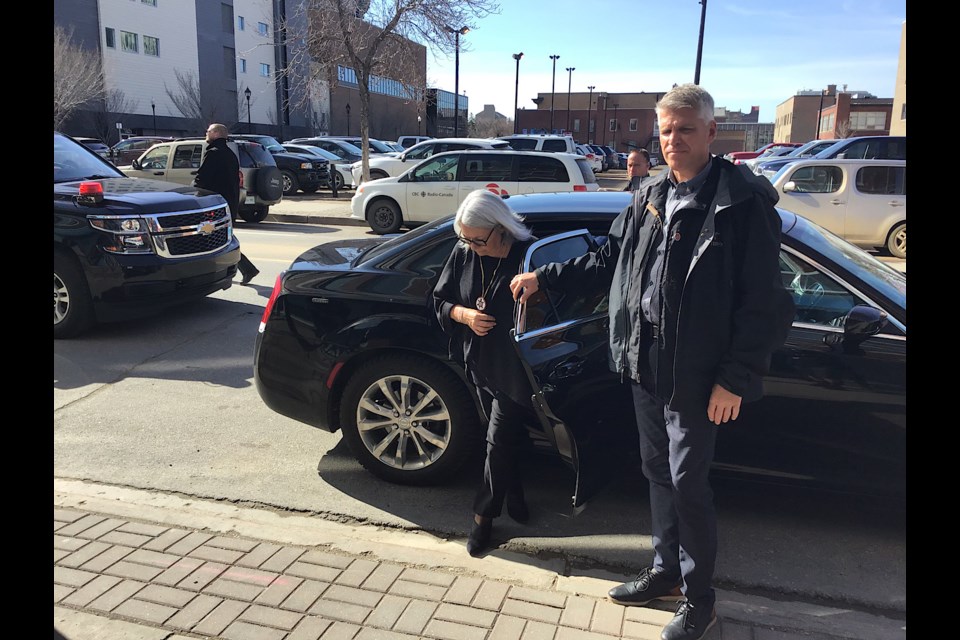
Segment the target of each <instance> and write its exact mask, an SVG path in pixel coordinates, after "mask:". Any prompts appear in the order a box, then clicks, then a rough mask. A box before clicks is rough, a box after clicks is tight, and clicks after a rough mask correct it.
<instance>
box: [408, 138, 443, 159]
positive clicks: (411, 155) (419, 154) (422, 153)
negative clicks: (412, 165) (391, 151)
mask: <svg viewBox="0 0 960 640" xmlns="http://www.w3.org/2000/svg"><path fill="white" fill-rule="evenodd" d="M436 147H437V145H435V144H434V143H432V142H430V143H423V144H422V145H414V146H413V147H410V149H409V150H408V151H407V159H409V160H426V159H427V158H429V157H430V156H432V155H433V154H434V153H438V152H437V151H436ZM444 151H449V149H444Z"/></svg>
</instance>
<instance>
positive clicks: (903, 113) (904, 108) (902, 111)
mask: <svg viewBox="0 0 960 640" xmlns="http://www.w3.org/2000/svg"><path fill="white" fill-rule="evenodd" d="M900 119H901V120H906V119H907V103H906V102H904V103H903V104H902V105H900Z"/></svg>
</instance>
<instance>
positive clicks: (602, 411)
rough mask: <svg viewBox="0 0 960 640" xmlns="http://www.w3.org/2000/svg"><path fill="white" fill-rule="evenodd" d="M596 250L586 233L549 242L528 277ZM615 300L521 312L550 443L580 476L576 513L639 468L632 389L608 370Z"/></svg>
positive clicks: (550, 303) (555, 298)
mask: <svg viewBox="0 0 960 640" xmlns="http://www.w3.org/2000/svg"><path fill="white" fill-rule="evenodd" d="M603 240H605V238H603ZM597 247H598V239H597V238H594V237H593V236H591V235H590V234H589V232H588V231H587V230H585V229H582V230H579V231H569V232H566V233H561V234H557V235H554V236H550V237H548V238H544V239H543V240H539V241H537V242H535V243H533V244H532V245H531V246H530V247H529V248H528V250H527V254H526V256H525V257H524V263H523V266H522V269H521V270H522V271H533V270H534V269H536V268H537V267H539V266H542V265H544V264H548V263H551V262H563V261H566V260H568V259H570V258H575V257H577V256H580V255H583V254H585V253H587V252H589V251H593V250H595V249H596V248H597ZM608 293H609V292H608V290H607V289H603V290H594V291H555V290H541V291H538V292H537V294H535V295H534V296H532V297H531V298H530V300H528V301H527V303H526V304H523V305H518V308H517V319H516V320H517V321H516V326H515V329H514V341H515V344H516V347H517V349H518V352H519V355H520V360H521V361H522V362H523V365H524V368H525V369H526V371H527V375H528V376H529V378H530V382H531V384H532V387H533V391H534V396H533V404H534V407H535V408H536V409H537V411H538V413H539V415H540V419H541V421H542V422H543V427H544V431H545V434H546V437H547V439H548V440H550V442H551V444H552V445H553V446H554V447H555V448H556V449H557V452H558V453H559V454H560V456H561V457H562V458H563V460H564V461H566V462H567V463H568V464H569V465H570V466H571V467H572V469H573V471H574V473H575V475H576V483H575V486H574V491H573V495H572V496H571V498H572V501H573V507H574V512H575V513H578V512H579V511H581V510H582V509H583V507H584V506H586V503H587V500H589V498H590V497H591V496H593V495H594V494H595V493H596V492H597V491H598V490H599V489H601V488H602V487H603V486H604V485H605V484H606V483H608V482H610V481H612V480H615V479H616V478H617V477H618V475H619V474H620V473H623V472H624V471H627V470H628V469H633V468H636V467H637V465H638V463H639V444H638V437H637V428H636V416H635V413H634V410H633V399H632V397H631V394H630V388H629V385H627V384H624V383H622V382H621V380H620V378H619V376H617V375H616V374H615V373H613V372H612V371H610V368H609V365H608V359H607V344H608V340H609V339H608V330H609V321H608V318H607V298H608ZM638 472H639V471H638Z"/></svg>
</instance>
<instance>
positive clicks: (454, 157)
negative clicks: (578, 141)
mask: <svg viewBox="0 0 960 640" xmlns="http://www.w3.org/2000/svg"><path fill="white" fill-rule="evenodd" d="M477 189H488V190H489V191H492V192H494V193H496V194H497V195H500V196H511V195H517V194H521V193H543V192H562V191H599V189H600V185H598V184H597V178H596V176H594V175H593V169H591V168H590V164H589V163H588V162H587V159H586V158H585V157H583V156H581V155H575V154H571V153H549V152H542V151H514V150H512V149H502V150H494V149H486V150H469V149H468V150H463V151H448V152H446V153H440V154H437V155H434V156H432V157H430V158H428V159H426V160H424V161H422V162H421V163H420V164H418V165H415V166H413V167H411V168H410V169H408V170H407V171H405V172H404V173H402V174H400V175H399V176H397V177H394V178H380V179H378V180H371V181H370V182H365V183H363V184H361V185H360V186H359V187H357V192H356V194H354V196H353V198H352V199H351V200H350V217H351V218H354V219H357V220H366V221H367V224H369V225H370V228H371V229H373V231H374V233H379V234H386V233H396V232H397V231H399V230H400V227H402V226H407V227H413V226H417V225H418V224H421V223H424V222H430V221H432V220H436V219H437V218H440V217H443V216H445V215H448V214H451V213H454V212H456V210H457V207H458V206H460V203H461V202H463V199H464V198H466V197H467V194H468V193H470V192H471V191H475V190H477Z"/></svg>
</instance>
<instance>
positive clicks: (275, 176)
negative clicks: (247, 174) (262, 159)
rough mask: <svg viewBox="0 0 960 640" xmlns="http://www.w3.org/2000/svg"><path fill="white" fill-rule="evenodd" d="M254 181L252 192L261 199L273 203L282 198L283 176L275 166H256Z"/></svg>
mask: <svg viewBox="0 0 960 640" xmlns="http://www.w3.org/2000/svg"><path fill="white" fill-rule="evenodd" d="M254 182H255V183H256V184H255V186H256V191H254V193H255V194H256V195H258V196H259V197H260V199H261V200H266V201H267V202H270V203H275V202H278V201H280V199H282V198H283V176H282V175H281V173H280V169H278V168H277V167H275V166H271V165H265V166H260V167H258V168H257V176H256V178H255V179H254Z"/></svg>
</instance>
